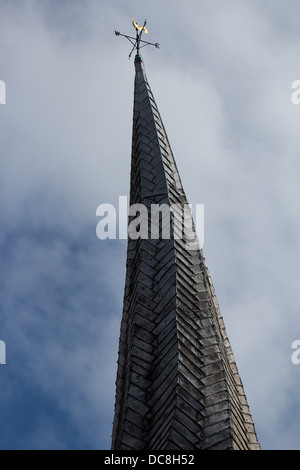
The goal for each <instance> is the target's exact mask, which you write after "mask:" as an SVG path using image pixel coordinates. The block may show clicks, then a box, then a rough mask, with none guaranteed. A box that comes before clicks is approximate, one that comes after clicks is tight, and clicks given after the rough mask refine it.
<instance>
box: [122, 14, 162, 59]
mask: <svg viewBox="0 0 300 470" xmlns="http://www.w3.org/2000/svg"><path fill="white" fill-rule="evenodd" d="M132 24H133V26H134V27H135V29H136V37H135V38H133V37H132V36H128V35H126V34H121V33H120V32H119V31H115V35H116V36H123V37H124V38H126V39H128V41H129V42H131V44H132V45H133V47H132V50H131V52H130V54H129V59H130V58H131V56H132V53H133V51H135V50H136V51H137V55H139V53H140V49H141V48H142V47H146V46H154V47H156V49H159V48H160V46H159V44H158V43H157V42H156V43H153V42H148V41H144V40H142V34H143V32H144V33H145V34H148V30H147V28H146V24H147V20H145V21H144V25H143V26H139V25H138V24H137V23H136V22H135V20H134V18H132ZM141 44H142V45H141Z"/></svg>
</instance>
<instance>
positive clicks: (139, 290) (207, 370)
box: [112, 57, 260, 450]
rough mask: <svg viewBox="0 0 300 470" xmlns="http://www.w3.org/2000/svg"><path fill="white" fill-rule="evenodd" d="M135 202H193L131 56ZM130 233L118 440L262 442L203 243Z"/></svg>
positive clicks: (218, 445)
mask: <svg viewBox="0 0 300 470" xmlns="http://www.w3.org/2000/svg"><path fill="white" fill-rule="evenodd" d="M135 68H136V75H135V91H134V116H133V140H132V168H131V192H130V199H131V201H130V203H131V204H134V203H142V204H144V205H145V206H147V207H150V205H151V204H162V203H167V204H170V205H172V204H187V200H186V196H185V193H184V190H183V187H182V184H181V180H180V177H179V174H178V171H177V167H176V163H175V160H174V157H173V154H172V150H171V148H170V144H169V141H168V137H167V134H166V132H165V129H164V126H163V123H162V120H161V117H160V113H159V111H158V108H157V105H156V103H155V100H154V97H153V94H152V92H151V89H150V86H149V84H148V81H147V78H146V74H145V69H144V64H143V62H142V61H141V59H139V57H138V58H137V60H136V62H135ZM187 243H188V241H187V240H186V239H183V240H177V239H175V238H174V237H171V239H169V240H164V239H159V240H151V239H149V240H147V239H138V240H131V239H129V241H128V254H127V273H126V283H125V296H124V311H123V318H122V324H121V335H120V345H119V360H118V374H117V381H116V386H117V391H116V404H115V418H114V427H113V439H112V449H113V450H117V449H121V450H125V449H127V450H130V449H134V450H142V449H148V450H177V449H183V450H185V449H187V450H195V449H212V450H214V449H234V450H238V449H253V450H254V449H259V448H260V446H259V443H258V441H257V436H256V433H255V428H254V424H253V421H252V418H251V414H250V411H249V407H248V404H247V399H246V396H245V392H244V389H243V386H242V383H241V380H240V376H239V374H238V370H237V366H236V363H235V360H234V357H233V353H232V350H231V347H230V343H229V340H228V338H227V335H226V331H225V326H224V322H223V319H222V317H221V314H220V309H219V305H218V302H217V299H216V295H215V292H214V288H213V285H212V281H211V278H210V275H209V273H208V269H207V266H206V264H205V259H204V256H203V252H202V250H201V249H200V248H199V247H197V248H196V249H194V250H192V251H191V250H190V249H188V248H189V247H188V245H187Z"/></svg>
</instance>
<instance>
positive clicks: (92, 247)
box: [0, 0, 300, 450]
mask: <svg viewBox="0 0 300 470" xmlns="http://www.w3.org/2000/svg"><path fill="white" fill-rule="evenodd" d="M132 17H134V18H135V19H136V21H137V22H138V23H140V24H141V23H143V21H144V19H145V18H146V19H147V20H148V23H147V28H148V30H149V35H148V38H147V39H148V40H149V41H151V42H158V43H160V46H161V48H160V50H157V49H155V48H150V47H149V48H145V49H143V51H142V53H143V58H144V62H145V67H146V71H147V76H148V79H149V82H150V85H151V88H152V91H153V93H154V96H155V98H156V101H157V104H158V106H159V109H160V112H161V115H162V118H163V121H164V124H165V127H166V130H167V133H168V136H169V140H170V142H171V145H172V149H173V152H174V155H175V159H176V162H177V165H178V169H179V172H180V174H181V179H182V182H183V185H184V188H185V191H186V193H187V196H188V199H189V201H190V203H192V204H204V205H205V243H204V253H205V257H206V262H207V265H208V267H209V270H210V274H211V276H212V279H213V282H214V286H215V290H216V293H217V297H218V301H219V304H220V307H221V312H222V315H223V317H224V321H225V324H226V327H227V333H228V336H229V338H230V341H231V345H232V348H233V351H234V354H235V359H236V362H237V365H238V368H239V372H240V375H241V378H242V381H243V384H244V388H245V391H246V395H247V398H248V402H249V405H250V409H251V412H252V416H253V419H254V422H255V426H256V431H257V434H258V438H259V440H260V443H261V446H262V448H263V449H298V450H299V449H300V398H299V393H298V391H299V389H300V365H298V366H297V365H294V364H293V363H292V360H291V357H292V353H293V350H292V343H293V342H294V341H296V340H300V324H299V305H300V289H299V279H300V265H299V239H300V214H299V202H298V201H299V200H300V185H299V179H300V159H299V148H300V133H299V130H298V129H299V124H300V105H296V104H293V103H292V101H291V95H292V92H293V90H292V88H291V86H292V83H293V82H294V81H295V80H300V69H299V49H300V28H299V17H300V4H299V2H298V1H297V0H285V1H284V2H283V1H279V0H278V1H277V2H274V1H273V0H252V1H251V2H241V1H240V0H227V1H226V2H224V1H223V0H214V1H211V0H185V1H184V2H183V1H179V0H164V1H163V2H162V1H158V0H152V1H151V2H148V1H147V2H146V1H144V0H114V1H113V2H112V1H109V0H85V1H84V2H83V1H79V0H13V1H11V0H10V1H8V0H0V80H2V81H4V82H5V84H6V104H5V105H2V104H0V224H1V233H0V266H1V270H0V341H4V342H5V344H6V352H7V357H6V362H7V363H6V365H0V383H1V386H0V403H1V405H0V449H14V450H15V449H34V450H39V449H50V450H51V449H67V450H71V449H90V450H91V449H103V450H105V449H109V448H110V442H111V431H112V421H113V413H114V397H115V378H116V371H117V354H118V342H119V331H120V322H121V315H122V303H123V291H124V284H125V262H126V241H125V240H99V239H98V238H97V236H96V226H97V223H98V219H97V217H96V210H97V207H98V206H99V205H100V204H104V203H110V204H115V205H117V203H118V200H119V196H124V195H125V196H126V195H128V193H129V178H130V155H131V132H132V109H133V83H134V65H133V60H128V54H129V52H130V47H131V46H130V44H129V42H128V41H126V39H124V38H120V37H119V38H117V37H116V36H115V35H114V31H115V30H118V31H121V32H122V33H124V34H134V30H133V27H132V25H131V19H132Z"/></svg>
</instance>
